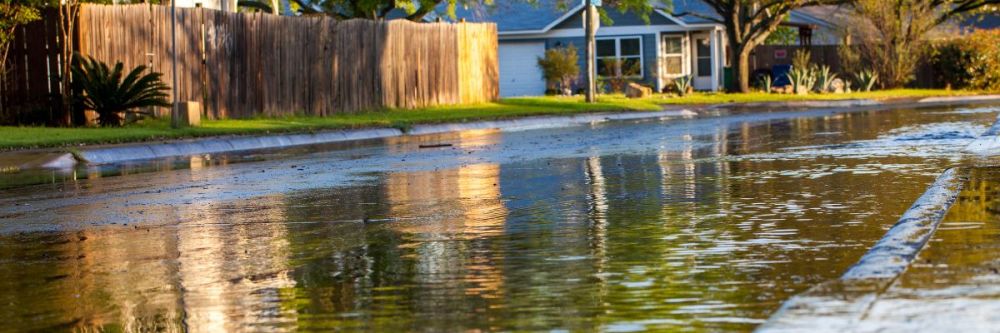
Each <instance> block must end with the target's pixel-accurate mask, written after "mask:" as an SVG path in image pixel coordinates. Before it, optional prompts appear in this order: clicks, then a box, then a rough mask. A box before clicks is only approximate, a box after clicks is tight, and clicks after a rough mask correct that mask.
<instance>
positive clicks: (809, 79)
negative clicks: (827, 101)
mask: <svg viewBox="0 0 1000 333" xmlns="http://www.w3.org/2000/svg"><path fill="white" fill-rule="evenodd" d="M816 72H817V71H816V69H815V68H813V67H794V66H793V67H792V70H791V71H789V72H788V74H785V75H786V76H788V81H789V82H791V83H792V91H794V92H795V93H796V94H799V95H806V94H809V92H810V91H812V90H813V87H815V86H816V77H817V75H816Z"/></svg>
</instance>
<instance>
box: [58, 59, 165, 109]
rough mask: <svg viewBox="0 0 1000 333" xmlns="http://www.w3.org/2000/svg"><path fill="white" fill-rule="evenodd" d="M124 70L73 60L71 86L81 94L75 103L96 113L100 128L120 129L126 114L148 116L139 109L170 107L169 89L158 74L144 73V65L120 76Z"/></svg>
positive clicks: (93, 62)
mask: <svg viewBox="0 0 1000 333" xmlns="http://www.w3.org/2000/svg"><path fill="white" fill-rule="evenodd" d="M124 67H125V66H124V65H123V64H122V63H121V62H119V63H117V64H115V67H114V68H110V67H108V65H107V64H105V63H103V62H100V61H97V60H94V59H93V58H90V57H86V56H79V55H78V56H77V57H76V62H75V65H74V66H73V83H74V84H76V85H77V86H78V87H79V89H80V91H82V92H83V93H82V94H81V95H80V96H78V99H79V102H80V104H81V105H82V106H83V107H84V108H86V109H89V110H94V111H95V112H97V116H98V123H99V124H101V126H121V125H122V124H123V123H124V116H125V115H126V114H144V115H148V114H149V113H148V112H143V111H137V109H139V108H144V107H151V106H162V107H168V106H170V102H169V101H168V100H167V91H168V90H170V88H169V87H168V86H167V85H166V84H165V83H163V81H162V80H161V79H160V77H161V76H162V74H160V73H156V72H149V73H146V69H147V68H146V66H138V67H136V68H133V69H132V70H131V71H129V73H128V74H127V75H123V72H124Z"/></svg>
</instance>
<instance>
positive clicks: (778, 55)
mask: <svg viewBox="0 0 1000 333" xmlns="http://www.w3.org/2000/svg"><path fill="white" fill-rule="evenodd" d="M785 58H788V50H786V49H777V50H774V59H785Z"/></svg>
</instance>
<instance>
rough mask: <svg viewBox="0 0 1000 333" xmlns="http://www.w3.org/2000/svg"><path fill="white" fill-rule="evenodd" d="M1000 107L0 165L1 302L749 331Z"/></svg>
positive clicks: (16, 326) (131, 324)
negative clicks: (110, 162) (32, 166)
mask: <svg viewBox="0 0 1000 333" xmlns="http://www.w3.org/2000/svg"><path fill="white" fill-rule="evenodd" d="M998 112H1000V108H997V107H975V108H972V107H970V108H954V109H952V108H939V109H916V110H903V109H898V110H885V111H868V112H854V113H831V112H825V111H801V112H772V113H765V114H730V115H725V116H720V117H713V118H701V119H662V120H656V121H632V122H614V123H600V124H593V125H590V126H587V127H572V128H560V129H546V130H534V131H525V132H518V133H499V132H495V131H467V132H458V133H451V134H445V135H433V136H416V137H406V138H397V139H388V140H384V141H382V142H377V143H374V144H373V143H366V144H359V145H356V146H354V147H337V149H309V150H303V149H299V150H296V151H293V152H291V153H289V152H278V153H270V154H265V155H241V156H235V155H232V156H226V155H222V156H196V157H191V158H188V159H184V160H171V161H155V162H150V163H146V164H143V165H122V166H112V167H110V168H104V169H99V168H87V167H83V168H81V169H79V170H74V171H73V172H71V173H68V174H54V175H52V176H51V178H50V179H52V180H53V181H51V182H50V183H46V184H36V185H27V186H23V185H18V186H0V188H5V189H3V190H0V290H3V292H2V293H0V322H3V323H4V326H5V328H6V329H12V330H70V329H76V330H98V329H100V330H127V331H137V330H162V331H182V330H185V329H186V330H191V331H206V332H218V331H225V330H229V331H289V330H374V331H382V332H396V331H499V330H518V331H521V330H526V331H535V330H544V331H552V330H555V331H590V330H603V331H609V332H625V331H639V330H651V329H670V330H678V331H749V330H752V329H753V328H754V327H755V326H756V325H758V324H759V323H761V322H763V321H764V320H765V319H767V318H768V316H769V315H770V314H771V313H772V312H774V311H775V310H776V309H777V308H778V307H779V306H780V304H781V302H782V301H784V300H785V299H787V298H789V297H790V296H792V295H794V294H796V293H799V292H801V291H803V290H805V289H807V288H809V287H810V286H812V285H814V284H817V283H819V282H823V281H825V280H828V279H832V278H836V277H837V276H839V275H840V274H841V273H842V272H843V271H844V270H845V269H846V268H847V267H849V266H850V265H851V264H853V263H854V262H855V261H856V260H857V259H858V258H859V257H860V256H861V255H862V254H863V253H864V252H865V251H866V250H867V249H868V247H870V246H871V245H872V244H873V243H874V242H875V241H877V240H878V239H879V238H880V237H881V236H882V235H883V233H884V232H885V230H886V229H887V228H888V227H889V226H890V225H891V224H892V223H893V222H895V221H896V220H897V218H898V217H899V214H900V213H902V212H903V211H905V210H906V208H907V207H908V206H909V205H910V204H911V203H912V202H913V200H914V199H915V198H917V197H918V196H920V194H921V193H922V192H923V190H924V188H925V187H926V185H927V184H929V183H930V182H932V181H933V180H934V178H935V177H936V176H937V175H938V174H939V173H940V172H941V171H942V170H943V169H944V168H945V167H948V166H950V165H953V164H956V163H958V162H960V161H961V159H962V155H961V154H960V153H959V151H960V150H961V148H962V147H964V146H965V145H966V144H968V143H969V142H970V141H971V140H972V139H973V138H975V137H976V136H978V135H979V134H980V133H981V132H983V131H985V130H986V129H987V127H988V125H989V124H991V123H992V121H993V119H994V118H995V117H996V116H997V113H998ZM441 144H450V146H447V145H444V146H442V145H441ZM422 145H423V147H424V148H421V146H422ZM153 170H155V171H153ZM4 177H5V178H2V180H0V181H2V182H4V183H6V184H23V183H24V182H23V181H19V180H18V179H16V178H17V177H19V176H18V175H16V174H15V175H4ZM32 177H34V178H33V179H35V178H38V175H32ZM0 185H2V184H0Z"/></svg>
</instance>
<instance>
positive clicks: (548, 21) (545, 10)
mask: <svg viewBox="0 0 1000 333" xmlns="http://www.w3.org/2000/svg"><path fill="white" fill-rule="evenodd" d="M594 2H599V1H596V0H595V1H594ZM663 2H668V3H671V4H672V6H669V7H668V6H665V5H664V4H663ZM496 3H497V4H496V5H495V6H472V7H467V6H462V5H457V8H455V17H456V18H457V19H465V20H467V21H469V22H495V23H496V24H497V30H498V31H499V32H500V33H515V34H516V33H529V32H530V33H544V32H547V31H548V30H549V29H552V28H553V27H555V26H556V25H557V24H559V23H560V22H562V21H564V20H566V19H567V18H569V17H570V16H572V15H571V14H575V13H576V12H579V11H580V10H582V9H583V0H580V1H579V2H575V1H574V0H564V1H562V2H561V3H562V4H561V5H560V1H559V0H538V1H536V3H535V4H528V3H526V2H525V1H497V2H496ZM650 5H652V6H653V8H655V9H658V10H657V11H656V13H652V14H650V15H665V16H670V15H671V14H676V15H677V16H671V19H673V20H676V21H679V22H680V23H682V24H686V25H699V24H715V23H716V22H713V21H712V20H709V19H707V18H706V17H708V18H718V17H719V15H718V14H716V13H715V10H714V9H712V7H711V6H709V5H708V4H707V3H705V2H704V1H702V0H671V1H658V0H650ZM446 8H447V7H446V6H445V4H442V6H441V7H439V8H438V10H437V11H438V12H439V13H443V12H445V11H446V10H447V9H446ZM657 13H659V14H657ZM440 16H442V17H443V16H445V15H440ZM790 21H791V22H792V23H798V24H809V25H823V26H832V25H831V24H830V23H828V22H826V21H824V20H821V19H819V18H816V17H815V16H814V15H810V14H808V13H804V12H794V13H793V15H792V17H791V19H790Z"/></svg>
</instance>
